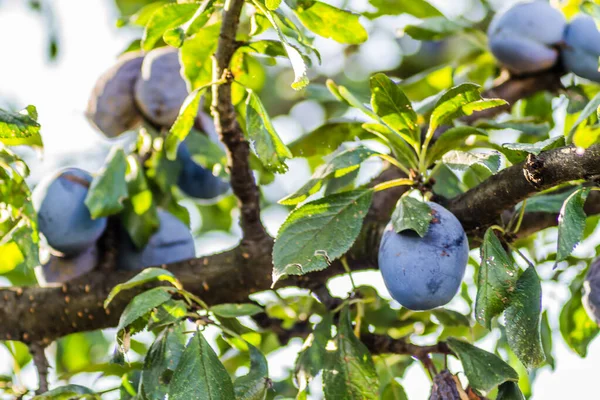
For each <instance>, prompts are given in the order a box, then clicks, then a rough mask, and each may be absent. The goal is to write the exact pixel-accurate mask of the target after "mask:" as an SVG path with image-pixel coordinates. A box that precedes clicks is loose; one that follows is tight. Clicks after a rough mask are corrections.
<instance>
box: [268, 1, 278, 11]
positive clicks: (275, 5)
mask: <svg viewBox="0 0 600 400" xmlns="http://www.w3.org/2000/svg"><path fill="white" fill-rule="evenodd" d="M265 5H266V6H267V8H268V9H269V10H277V9H278V8H279V6H280V5H281V0H265Z"/></svg>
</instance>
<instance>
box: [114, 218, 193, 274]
mask: <svg viewBox="0 0 600 400" xmlns="http://www.w3.org/2000/svg"><path fill="white" fill-rule="evenodd" d="M158 217H159V220H160V226H159V228H158V231H157V232H156V233H155V234H154V235H152V237H151V238H150V241H149V242H148V244H147V245H146V247H144V248H143V249H141V250H139V249H137V248H136V247H135V245H134V244H133V241H132V240H131V238H130V237H129V235H128V234H127V233H126V232H125V230H123V231H122V232H121V235H122V236H121V240H120V241H119V249H118V252H117V266H118V268H119V269H124V270H141V269H144V268H146V267H156V266H160V265H162V264H169V263H174V262H177V261H182V260H187V259H190V258H194V257H195V256H196V250H195V246H194V238H193V237H192V233H191V232H190V230H189V228H188V227H187V226H186V225H185V224H184V223H183V222H181V221H180V220H179V219H178V218H177V217H175V216H174V215H172V214H170V213H168V212H167V211H163V210H159V211H158Z"/></svg>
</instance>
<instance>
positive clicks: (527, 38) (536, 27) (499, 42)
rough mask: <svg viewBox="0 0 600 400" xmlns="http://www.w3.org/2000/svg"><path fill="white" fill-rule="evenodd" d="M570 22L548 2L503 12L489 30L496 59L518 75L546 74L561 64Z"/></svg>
mask: <svg viewBox="0 0 600 400" xmlns="http://www.w3.org/2000/svg"><path fill="white" fill-rule="evenodd" d="M566 24H567V22H566V20H565V17H564V16H563V15H562V13H561V12H560V11H558V10H557V9H555V8H553V7H552V6H551V5H550V4H548V3H547V2H545V1H539V0H536V1H527V2H520V3H517V4H515V5H513V6H512V7H510V8H508V9H506V10H504V11H502V12H499V13H498V14H497V15H496V16H495V17H494V19H493V20H492V22H491V23H490V26H489V27H488V38H489V44H490V49H491V51H492V53H493V54H494V56H495V57H496V59H497V60H498V61H500V62H501V63H502V64H503V65H504V66H506V68H508V69H509V70H510V71H512V72H514V73H517V74H524V73H530V72H537V71H543V70H546V69H549V68H551V67H552V66H554V65H555V64H556V62H557V61H558V54H559V52H558V50H557V48H556V47H557V46H558V45H559V44H560V43H561V42H562V39H563V34H564V31H565V28H566Z"/></svg>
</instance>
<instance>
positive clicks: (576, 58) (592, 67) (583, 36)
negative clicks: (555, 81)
mask: <svg viewBox="0 0 600 400" xmlns="http://www.w3.org/2000/svg"><path fill="white" fill-rule="evenodd" d="M598 57H600V32H598V28H597V27H596V23H595V22H594V19H593V18H592V17H590V16H587V15H581V16H578V17H577V18H575V19H574V20H573V21H571V23H570V24H569V25H568V26H567V30H566V31H565V46H564V49H563V51H562V61H563V65H564V67H565V69H567V70H568V71H570V72H573V73H574V74H575V75H577V76H580V77H582V78H585V79H589V80H591V81H595V82H600V72H599V71H598Z"/></svg>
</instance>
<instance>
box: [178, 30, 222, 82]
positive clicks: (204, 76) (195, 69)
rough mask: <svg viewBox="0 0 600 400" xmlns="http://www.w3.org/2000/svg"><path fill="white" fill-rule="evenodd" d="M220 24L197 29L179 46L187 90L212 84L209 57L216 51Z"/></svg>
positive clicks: (210, 60)
mask: <svg viewBox="0 0 600 400" xmlns="http://www.w3.org/2000/svg"><path fill="white" fill-rule="evenodd" d="M220 30H221V24H220V23H216V24H212V25H208V26H205V27H203V28H202V29H199V30H198V32H196V34H194V35H193V36H191V37H189V38H187V39H186V41H185V42H184V43H183V45H182V46H181V50H180V55H179V57H180V61H181V66H182V71H183V74H182V75H183V76H184V77H185V79H186V80H187V82H188V89H189V90H195V89H198V88H200V87H202V86H204V85H206V84H208V83H211V82H212V59H211V56H212V55H213V54H214V53H215V51H216V50H217V41H218V39H219V32H220Z"/></svg>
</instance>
